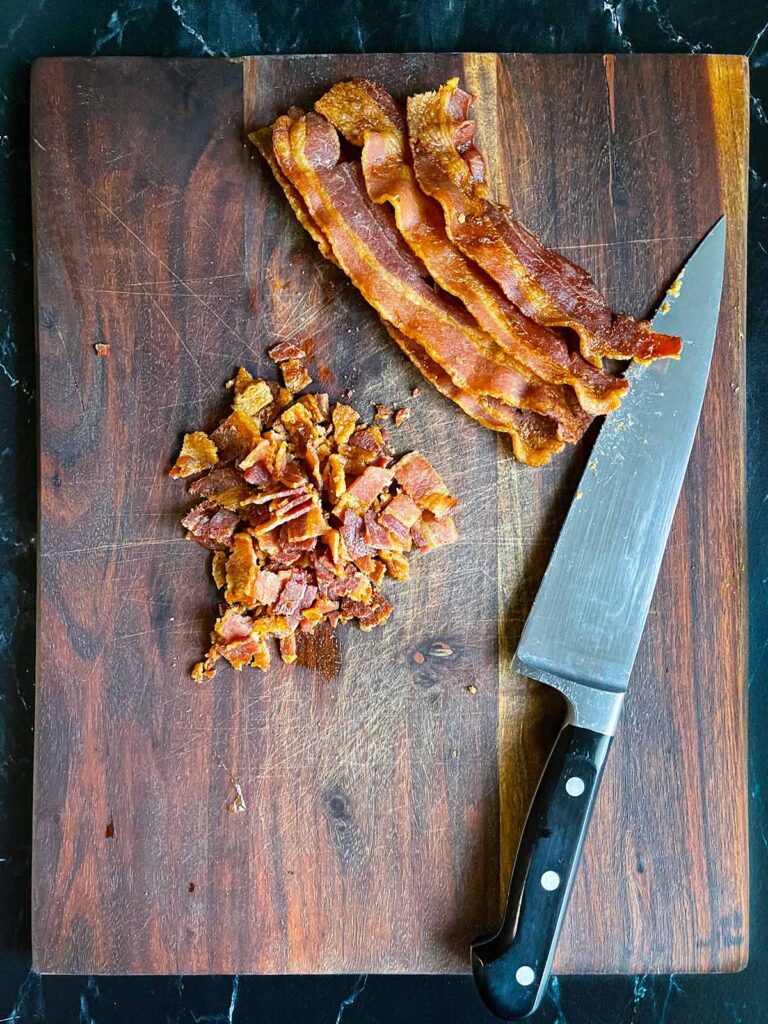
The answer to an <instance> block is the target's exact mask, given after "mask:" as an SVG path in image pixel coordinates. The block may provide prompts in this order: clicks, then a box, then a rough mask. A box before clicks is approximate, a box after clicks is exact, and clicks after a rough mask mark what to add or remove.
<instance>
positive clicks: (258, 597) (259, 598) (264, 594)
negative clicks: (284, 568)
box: [253, 569, 283, 605]
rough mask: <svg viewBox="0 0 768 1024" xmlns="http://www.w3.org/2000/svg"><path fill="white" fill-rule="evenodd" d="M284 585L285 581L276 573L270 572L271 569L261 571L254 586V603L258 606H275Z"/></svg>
mask: <svg viewBox="0 0 768 1024" xmlns="http://www.w3.org/2000/svg"><path fill="white" fill-rule="evenodd" d="M282 585H283V581H282V579H281V578H280V577H279V576H278V575H277V573H276V572H270V570H269V569H261V570H259V572H258V574H257V576H256V582H255V583H254V585H253V598H254V601H256V602H258V604H267V605H272V604H274V603H275V601H276V600H277V596H278V594H279V593H280V588H281V587H282Z"/></svg>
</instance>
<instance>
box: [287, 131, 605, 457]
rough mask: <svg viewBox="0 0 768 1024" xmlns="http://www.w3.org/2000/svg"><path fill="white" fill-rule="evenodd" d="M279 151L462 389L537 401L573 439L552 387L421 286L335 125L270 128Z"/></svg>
mask: <svg viewBox="0 0 768 1024" xmlns="http://www.w3.org/2000/svg"><path fill="white" fill-rule="evenodd" d="M272 143H273V146H274V153H275V156H276V158H277V160H278V162H279V164H280V167H281V168H282V170H283V172H284V174H285V175H286V176H287V177H288V178H289V180H290V181H291V182H292V184H293V185H294V186H295V187H296V188H297V189H298V190H299V191H300V193H301V195H302V198H303V199H304V202H305V203H306V206H307V209H308V211H309V214H310V216H311V217H312V219H313V220H314V222H315V224H316V225H317V226H318V228H320V230H321V231H322V232H323V234H324V236H325V237H326V238H327V240H328V242H329V244H330V245H331V247H332V248H333V251H334V254H335V256H336V259H337V261H338V263H339V265H340V266H341V267H342V269H343V270H344V271H345V272H346V273H347V275H348V276H349V277H350V279H351V280H352V282H353V284H355V285H356V286H357V287H358V288H359V289H360V291H361V292H362V294H363V296H364V297H365V298H366V299H367V300H368V302H370V303H371V305H372V306H373V307H374V308H375V309H376V310H377V311H378V312H379V313H380V314H381V315H382V316H383V317H384V319H385V320H387V321H389V322H391V323H392V324H393V325H394V326H395V327H397V328H398V329H399V330H400V331H402V333H403V334H405V335H406V336H407V337H409V338H411V339H412V340H414V341H416V342H417V343H418V344H420V345H421V346H422V347H423V348H424V349H425V350H426V351H427V354H428V355H429V356H430V358H431V359H433V360H434V361H435V362H437V363H438V364H439V365H440V366H442V367H443V368H444V369H445V370H446V372H447V373H448V374H449V376H450V377H451V379H452V380H453V382H454V383H455V384H456V385H457V386H458V387H459V388H461V389H462V390H466V391H468V392H471V393H473V394H475V395H489V396H493V397H495V398H499V399H500V400H502V401H505V402H507V403H509V404H510V405H513V406H517V407H522V408H533V409H537V410H539V411H541V412H545V413H547V414H551V415H552V416H553V417H554V418H556V419H557V420H558V423H559V424H560V429H561V432H562V435H563V437H564V439H566V440H576V439H578V438H579V437H581V435H582V434H583V432H584V430H585V429H586V426H587V425H588V424H589V420H590V417H589V416H587V415H586V414H585V413H584V412H583V410H582V409H581V408H580V407H579V406H578V403H577V402H576V400H575V398H574V400H573V402H572V403H570V404H569V403H568V401H567V400H565V398H564V396H563V395H562V393H559V392H558V390H557V388H556V387H555V386H553V385H545V384H543V383H542V382H541V381H539V382H531V381H530V380H529V379H527V378H526V376H525V375H524V373H523V372H521V370H520V369H519V368H518V367H517V366H516V365H515V364H514V362H513V360H512V358H511V357H510V356H509V355H508V354H506V353H505V352H503V351H502V350H501V349H500V348H499V347H498V345H496V344H495V342H493V340H492V339H491V338H490V337H489V335H487V334H485V333H484V332H482V331H480V330H479V329H478V328H477V327H476V326H475V324H474V321H473V320H472V318H471V317H470V316H469V315H468V314H467V313H466V311H465V310H463V309H462V308H461V307H459V306H457V305H456V304H454V303H453V302H451V301H449V300H447V299H446V298H445V297H444V296H442V295H439V294H436V293H435V292H434V291H433V290H432V288H430V286H429V285H428V284H427V283H426V281H425V280H424V278H423V276H422V274H423V270H422V268H421V265H420V264H419V262H418V261H417V260H416V258H415V257H414V256H413V254H412V253H411V252H410V251H406V250H405V249H404V248H403V246H402V244H401V243H400V242H399V241H398V238H399V236H398V234H397V231H396V227H395V225H394V224H393V223H391V222H389V223H388V215H387V211H386V210H384V209H383V208H382V207H376V206H374V204H373V203H372V202H371V200H370V199H369V198H368V195H367V193H366V191H365V186H364V184H363V182H362V180H361V173H360V169H359V166H357V165H353V164H348V163H340V162H339V158H340V146H339V137H338V134H337V132H336V130H335V129H334V128H333V126H332V125H330V124H329V123H328V122H327V121H326V120H324V119H323V118H321V117H320V116H319V115H317V114H313V113H310V114H307V115H305V116H304V117H302V118H300V119H298V120H296V121H292V120H291V119H290V118H289V117H281V118H278V119H277V121H276V122H275V124H274V125H273V128H272Z"/></svg>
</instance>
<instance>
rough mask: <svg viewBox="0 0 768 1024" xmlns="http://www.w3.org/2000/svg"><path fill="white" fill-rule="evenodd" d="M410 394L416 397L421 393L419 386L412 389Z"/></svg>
mask: <svg viewBox="0 0 768 1024" xmlns="http://www.w3.org/2000/svg"><path fill="white" fill-rule="evenodd" d="M411 394H412V395H413V397H414V398H418V397H419V395H420V394H421V388H420V387H415V388H414V389H413V391H412V392H411Z"/></svg>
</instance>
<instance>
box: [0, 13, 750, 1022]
mask: <svg viewBox="0 0 768 1024" xmlns="http://www.w3.org/2000/svg"><path fill="white" fill-rule="evenodd" d="M390 50H391V51H405V50H429V51H448V50H501V51H515V50H525V51H536V52H564V51H581V52H601V51H602V52H613V53H631V52H670V53H672V52H680V53H708V52H723V53H740V54H746V55H747V56H748V57H749V60H750V69H751V89H752V119H751V132H752V136H751V154H750V208H749V216H750V228H749V261H750V262H749V282H748V286H749V306H748V349H747V352H748V363H747V375H748V404H747V415H748V431H749V433H748V445H749V447H748V487H749V503H748V508H749V539H750V553H749V580H750V584H749V585H750V637H751V639H750V677H749V681H750V684H751V683H753V682H754V683H755V685H754V686H751V687H750V730H751V742H750V774H749V796H750V815H751V870H752V882H751V893H752V912H751V958H750V963H749V966H748V967H747V969H746V970H745V971H743V972H742V973H741V974H736V975H721V976H698V977H692V976H682V975H673V976H671V977H669V976H665V977H654V976H650V975H643V976H638V977H629V978H626V977H625V978H616V977H592V978H570V977H569V978H562V979H554V978H553V979H552V982H551V985H550V989H549V993H548V997H547V999H546V1000H545V1003H544V1005H543V1007H542V1009H541V1011H540V1012H539V1014H538V1015H537V1016H536V1021H537V1022H541V1024H664V1022H666V1024H683V1022H695V1024H741V1022H744V1024H760V1022H762V1021H768V935H767V934H766V918H767V917H768V890H767V888H766V882H767V881H768V814H766V793H768V784H766V785H765V786H764V785H763V783H764V780H766V779H768V774H767V772H768V747H767V746H766V744H765V743H764V742H763V741H762V734H763V730H765V729H766V728H768V691H767V690H766V687H765V685H764V682H763V678H762V677H763V676H764V675H765V673H766V671H767V670H768V600H767V599H768V544H766V543H765V541H764V540H763V534H764V530H765V525H766V512H767V511H768V444H767V443H766V441H765V438H764V435H763V429H764V424H765V423H766V422H768V388H767V387H766V386H765V380H766V379H767V378H768V288H766V287H765V284H764V275H768V7H766V5H765V3H764V2H760V0H743V2H742V3H730V2H727V0H708V2H707V3H704V2H702V0H671V2H670V0H619V2H618V3H616V2H609V0H585V2H583V3H581V4H571V3H568V2H567V0H507V2H503V0H440V2H438V0H422V2H421V3H409V2H408V0H377V2H371V0H345V2H341V3H333V2H329V3H325V4H319V3H318V2H317V0H314V2H310V0H296V2H295V3H292V4H291V3H283V2H276V0H263V2H260V3H253V2H251V3H245V2H242V0H215V2H206V0H4V2H3V3H2V4H0V1024H1V1022H3V1021H5V1022H7V1024H27V1022H29V1024H33V1022H38V1021H51V1022H69V1021H73V1022H74V1021H78V1022H88V1024H90V1022H92V1021H93V1022H98V1024H110V1022H118V1021H126V1022H127V1021H130V1022H131V1024H134V1022H139V1021H141V1022H146V1024H154V1022H165V1021H172V1022H179V1024H185V1022H190V1024H219V1022H221V1024H232V1022H235V1024H237V1022H246V1021H248V1022H258V1021H265V1022H269V1024H281V1022H286V1024H287V1022H290V1024H303V1022H307V1024H318V1022H323V1021H327V1022H329V1024H333V1022H334V1021H336V1022H337V1024H338V1022H340V1021H344V1024H355V1022H361V1024H362V1022H366V1024H379V1022H382V1024H383V1022H391V1021H394V1020H397V1021H401V1022H403V1024H406V1022H410V1021H414V1022H415V1021H419V1022H425V1024H427V1022H432V1021H434V1022H441V1024H443V1022H444V1024H448V1022H452V1021H462V1022H470V1021H481V1020H490V1017H489V1016H488V1015H487V1014H486V1013H485V1012H484V1010H483V1009H482V1008H481V1006H480V1004H479V1002H478V999H477V997H476V995H475V992H474V989H473V984H472V981H471V980H470V979H469V978H463V977H461V978H459V977H455V978H451V977H443V978H429V977H426V978H418V977H413V978H407V977H364V976H361V977H357V978H356V977H316V978H303V977H293V978H266V977H247V978H246V977H242V978H237V977H235V978H222V977H217V978H197V977H196V978H188V977H179V978H155V979H146V978H54V977H46V978H43V979H41V978H40V977H38V976H36V975H34V974H33V973H31V971H30V969H29V952H28V950H29V901H30V831H31V789H32V729H33V707H34V650H35V632H34V630H35V528H36V501H37V498H36V493H35V485H34V476H35V474H34V470H33V466H34V460H35V445H36V437H35V344H34V317H33V285H32V237H31V229H30V208H29V207H30V200H29V183H28V178H29V166H28V141H29V139H28V129H27V120H28V111H29V102H28V97H29V68H30V64H31V62H32V61H33V60H34V59H35V58H36V57H40V56H50V55H59V56H64V55H89V54H90V55H94V54H103V55H109V54H123V55H154V56H202V55H223V56H237V55H241V54H249V53H312V52H338V51H342V52H365V51H369V52H371V51H390ZM724 784H725V783H724ZM680 882H681V885H685V879H681V880H680ZM596 927H599V922H598V923H596Z"/></svg>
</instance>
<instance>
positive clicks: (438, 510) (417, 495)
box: [394, 452, 458, 519]
mask: <svg viewBox="0 0 768 1024" xmlns="http://www.w3.org/2000/svg"><path fill="white" fill-rule="evenodd" d="M394 476H395V480H397V482H398V483H399V484H400V486H401V487H402V488H403V490H404V491H405V493H406V494H409V495H410V496H411V497H412V498H413V500H414V501H415V502H416V504H417V505H418V506H419V508H425V509H429V511H430V512H432V513H434V515H435V516H436V517H437V518H438V519H443V518H445V516H447V515H448V513H449V512H450V511H451V509H452V508H454V507H455V506H456V505H457V504H458V499H457V498H454V497H452V495H451V494H449V492H448V488H447V487H446V486H445V483H444V482H443V478H442V477H441V476H440V474H439V473H438V472H437V471H436V470H435V469H434V467H433V466H432V465H431V464H430V463H429V462H427V460H426V459H425V458H424V456H423V455H420V454H419V453H418V452H411V453H410V454H408V455H404V456H403V458H402V459H400V461H399V462H398V463H397V464H396V465H395V467H394Z"/></svg>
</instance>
